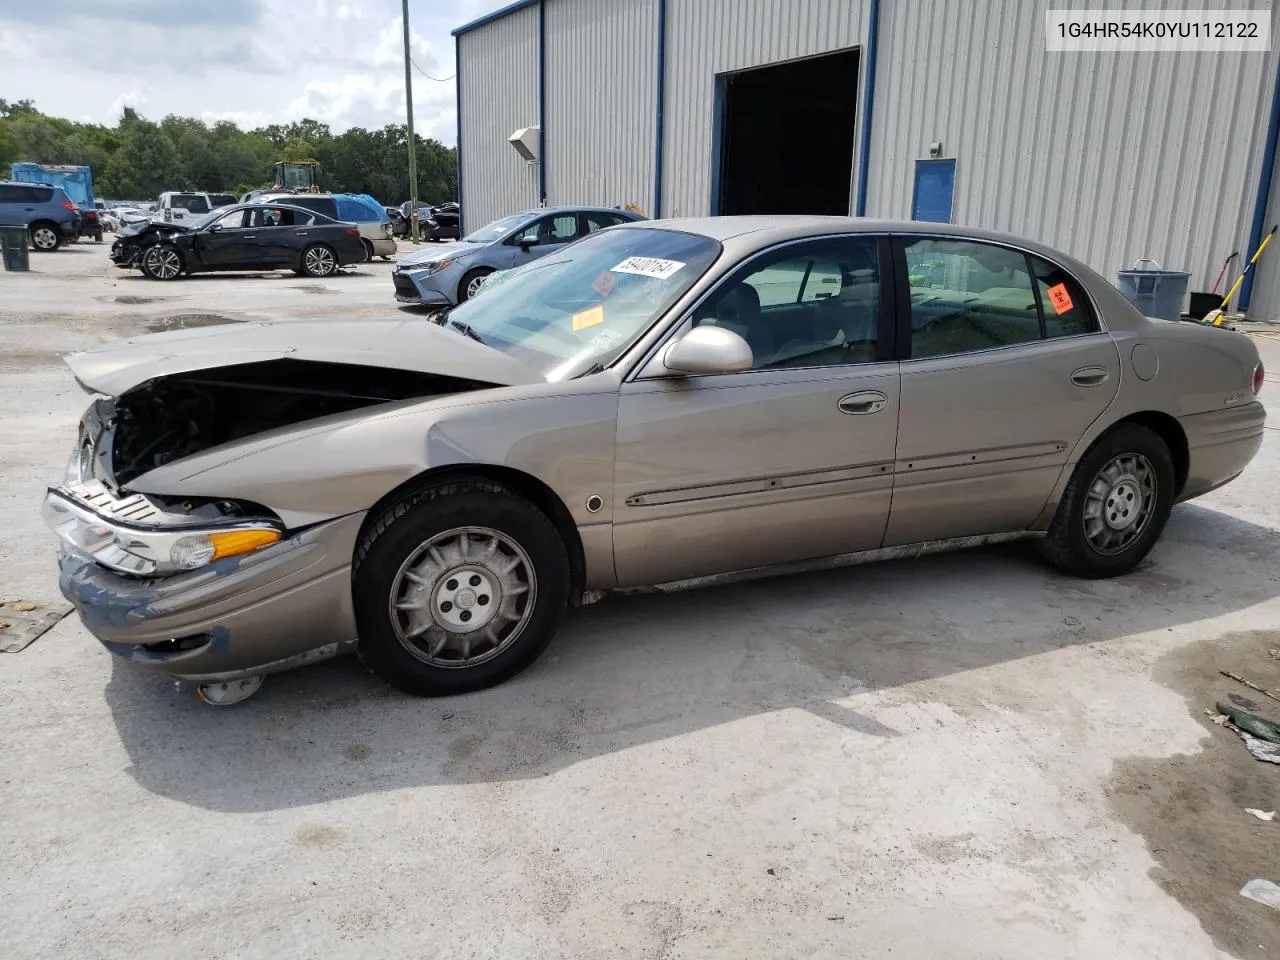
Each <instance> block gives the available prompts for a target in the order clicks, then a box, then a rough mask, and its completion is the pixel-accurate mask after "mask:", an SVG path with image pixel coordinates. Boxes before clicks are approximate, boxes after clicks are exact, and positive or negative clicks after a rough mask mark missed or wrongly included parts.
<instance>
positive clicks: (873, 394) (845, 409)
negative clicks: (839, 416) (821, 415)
mask: <svg viewBox="0 0 1280 960" xmlns="http://www.w3.org/2000/svg"><path fill="white" fill-rule="evenodd" d="M888 402H889V398H888V397H886V396H885V395H884V394H883V393H881V392H880V391H879V390H863V391H862V392H861V393H851V394H849V395H848V396H845V397H841V398H840V401H839V402H838V403H837V404H836V406H837V407H838V408H839V409H840V412H841V413H851V414H854V415H855V416H859V415H862V414H867V413H879V412H880V411H881V410H883V409H884V408H885V404H887V403H888Z"/></svg>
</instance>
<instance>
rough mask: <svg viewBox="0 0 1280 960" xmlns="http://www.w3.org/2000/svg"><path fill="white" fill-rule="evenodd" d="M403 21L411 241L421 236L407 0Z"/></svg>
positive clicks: (406, 0)
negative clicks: (419, 229) (419, 230)
mask: <svg viewBox="0 0 1280 960" xmlns="http://www.w3.org/2000/svg"><path fill="white" fill-rule="evenodd" d="M401 8H402V13H403V15H402V17H401V19H402V20H403V21H404V105H405V110H406V112H407V113H408V116H409V123H408V126H409V229H410V231H411V232H412V236H413V242H414V243H417V242H418V241H419V239H420V237H421V234H419V232H418V154H417V150H416V147H417V144H416V143H415V142H414V137H413V71H412V69H411V68H410V63H411V62H412V61H411V60H410V59H409V0H401Z"/></svg>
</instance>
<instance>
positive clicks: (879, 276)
mask: <svg viewBox="0 0 1280 960" xmlns="http://www.w3.org/2000/svg"><path fill="white" fill-rule="evenodd" d="M557 215H558V214H554V213H552V214H545V216H557ZM532 216H533V217H535V218H536V217H540V216H544V214H533V215H532ZM572 216H574V217H576V216H577V214H576V213H575V214H573V215H572ZM512 229H519V228H518V225H517V226H516V227H510V228H508V227H504V228H503V229H502V230H501V231H495V232H500V233H501V234H502V235H505V236H510V235H512V234H511V230H512ZM68 362H69V363H70V366H71V368H72V371H73V372H74V374H75V376H76V380H77V382H78V383H80V384H82V385H83V386H84V387H85V388H86V389H88V390H90V391H93V392H95V393H98V394H100V395H101V397H100V399H98V400H96V401H95V402H94V404H93V405H92V406H91V407H90V409H89V411H88V412H87V414H86V415H85V418H84V420H83V423H82V425H81V429H80V439H79V442H78V444H77V446H76V449H75V451H74V457H73V459H72V462H71V464H70V467H69V470H68V473H67V476H66V478H65V479H64V480H63V482H62V483H60V484H59V485H57V486H55V487H54V488H53V489H51V490H50V491H49V494H48V498H47V500H46V505H45V511H46V517H47V520H48V522H49V524H50V526H51V527H52V528H53V530H54V531H55V532H56V534H57V536H58V538H59V540H60V541H61V545H62V555H61V560H60V566H61V586H62V590H63V593H64V594H65V595H66V596H67V598H68V599H70V600H71V601H72V603H74V604H75V605H76V607H77V608H78V610H79V612H80V615H81V617H82V618H83V619H84V622H85V624H86V626H87V627H88V629H89V630H90V632H92V633H93V634H94V635H95V636H97V637H98V638H99V639H100V640H101V641H102V642H103V643H104V644H105V645H106V647H107V648H108V649H109V650H110V651H111V652H113V653H115V654H117V655H119V656H121V657H123V658H125V659H128V660H130V661H133V662H135V663H136V664H138V665H139V666H142V667H148V668H152V669H159V670H162V671H165V672H168V673H171V674H175V675H177V676H181V677H186V678H189V679H192V680H195V681H196V682H197V683H200V684H203V685H204V687H205V690H206V691H207V692H206V696H207V697H208V698H210V699H215V700H221V701H223V702H228V701H230V700H234V699H239V698H240V697H242V696H244V695H247V693H251V692H252V691H253V689H256V686H257V685H258V684H259V683H261V677H262V676H263V675H264V674H266V673H270V672H272V671H275V670H281V669H285V668H287V667H291V666H296V665H298V664H302V663H307V662H311V661H313V660H316V659H320V658H322V657H325V656H331V655H333V654H335V653H338V652H340V651H344V650H352V649H358V650H359V652H360V655H361V656H362V657H363V658H364V660H365V662H366V663H367V664H368V665H369V666H370V667H371V668H372V669H373V671H374V672H375V673H377V674H378V675H379V676H381V677H383V678H384V679H385V680H387V681H388V682H389V683H391V684H394V685H395V686H397V687H399V688H400V689H402V690H405V691H407V692H409V693H413V694H421V695H437V694H448V693H460V692H463V691H467V690H475V689H479V688H481V687H485V686H488V685H491V684H494V683H498V682H500V681H502V680H505V679H507V678H508V677H511V676H513V675H515V674H516V673H517V672H519V671H520V670H522V669H523V668H524V667H526V666H528V665H529V664H530V663H532V662H533V660H534V659H535V658H536V657H537V656H538V654H539V653H540V652H541V651H542V650H543V649H544V648H545V647H546V645H547V643H548V642H549V641H550V639H551V636H552V634H553V632H554V631H555V628H556V625H557V624H558V623H559V622H560V619H561V617H562V615H563V614H564V612H565V610H566V608H568V607H571V606H574V605H576V604H578V603H580V602H582V601H583V600H584V598H585V597H587V596H588V595H590V594H593V593H594V592H596V591H604V590H609V589H613V588H619V587H622V588H626V587H638V586H644V585H652V584H660V583H664V582H669V581H678V580H697V579H699V578H705V577H708V576H719V575H723V574H742V573H746V574H749V575H754V574H755V573H758V572H759V571H762V570H766V569H778V568H780V567H781V568H786V565H791V567H792V568H794V566H795V565H796V564H800V565H803V564H806V563H820V564H830V563H831V562H832V561H831V560H830V559H829V558H832V557H838V558H841V559H842V560H844V561H861V560H867V559H879V558H885V557H901V556H916V555H919V554H921V553H925V552H933V551H936V550H941V549H947V548H955V547H962V546H971V545H975V544H980V543H988V542H992V541H994V540H999V539H1009V538H1026V539H1029V540H1032V541H1034V542H1035V543H1037V544H1038V546H1039V549H1040V552H1041V554H1042V555H1043V556H1044V557H1045V559H1047V560H1048V562H1049V563H1051V564H1052V565H1053V566H1055V567H1057V568H1058V569H1060V570H1063V571H1066V572H1067V573H1070V574H1074V575H1076V576H1081V577H1111V576H1116V575H1119V574H1124V573H1126V572H1128V571H1130V570H1132V569H1133V568H1134V567H1135V566H1137V565H1138V564H1139V563H1140V562H1141V561H1142V560H1143V558H1144V557H1145V556H1146V555H1147V553H1148V551H1150V550H1151V549H1152V547H1153V546H1154V545H1155V543H1156V541H1157V539H1158V538H1159V536H1160V533H1161V530H1163V528H1164V526H1165V521H1166V520H1167V519H1168V517H1169V511H1170V510H1171V508H1172V507H1173V505H1174V504H1175V503H1177V502H1179V501H1182V500H1187V499H1190V498H1192V497H1197V496H1199V495H1201V494H1203V493H1205V492H1206V491H1209V490H1212V489H1214V488H1215V487H1217V486H1220V485H1222V484H1224V483H1227V482H1229V481H1230V480H1231V479H1232V478H1234V477H1236V476H1237V475H1238V474H1239V473H1240V472H1241V471H1242V470H1244V469H1245V467H1246V465H1247V464H1248V463H1249V461H1250V460H1251V459H1252V457H1253V456H1254V454H1255V453H1256V452H1257V450H1258V448H1259V446H1260V445H1261V443H1262V435H1263V428H1264V423H1263V421H1264V413H1263V408H1262V405H1261V404H1260V403H1259V402H1258V400H1257V399H1256V394H1257V392H1258V390H1259V388H1260V387H1261V385H1262V382H1263V369H1262V364H1261V362H1260V361H1259V357H1258V351H1257V349H1256V347H1255V346H1254V344H1253V342H1252V341H1251V340H1250V339H1249V338H1247V337H1245V336H1242V335H1241V334H1238V333H1234V332H1231V331H1228V330H1225V329H1220V328H1212V327H1204V326H1200V325H1198V324H1192V323H1169V322H1165V321H1159V320H1149V319H1147V318H1145V317H1143V316H1142V314H1140V313H1139V312H1138V311H1137V310H1136V309H1135V308H1134V307H1133V306H1132V305H1131V304H1130V303H1128V302H1127V301H1126V300H1125V299H1124V298H1123V297H1121V296H1120V294H1119V293H1118V292H1117V291H1116V289H1115V288H1114V287H1112V286H1111V284H1109V283H1108V282H1107V281H1106V280H1105V279H1103V278H1102V277H1100V276H1099V275H1098V274H1097V273H1095V272H1094V271H1092V270H1090V269H1089V268H1088V267H1086V266H1085V265H1083V264H1081V263H1079V262H1077V261H1075V260H1073V259H1071V258H1070V257H1067V256H1064V255H1062V254H1060V253H1057V252H1056V251H1054V250H1052V249H1049V248H1048V247H1045V246H1042V245H1040V244H1037V243H1033V242H1030V241H1026V240H1020V239H1018V238H1016V237H1012V236H1008V235H1004V234H998V233H991V232H987V231H982V230H966V229H964V228H960V227H953V226H948V225H939V224H931V223H897V222H878V221H873V220H860V219H849V218H842V217H840V218H838V217H830V218H820V217H748V218H735V217H726V218H713V219H699V220H665V221H653V222H644V223H634V224H628V225H624V226H619V227H615V228H613V229H609V230H604V231H601V232H600V233H598V234H595V235H593V236H589V237H587V238H585V239H583V240H582V241H581V242H579V243H575V244H573V245H572V246H570V247H567V248H566V249H563V250H560V251H559V252H557V253H556V254H555V255H554V256H551V257H547V258H544V259H542V260H539V261H537V262H536V263H531V264H528V265H526V266H523V267H518V268H516V269H513V270H509V271H505V272H504V273H502V275H501V276H499V277H495V278H494V279H493V280H492V281H491V282H490V284H489V285H488V287H487V289H486V290H485V292H484V294H483V296H481V297H479V298H477V299H476V300H474V301H472V302H470V303H464V304H462V305H461V306H459V307H458V308H457V309H455V310H453V311H452V312H451V313H450V314H449V315H448V317H446V318H443V319H442V321H441V322H438V323H437V322H429V321H426V320H424V319H422V318H416V317H403V316H401V317H398V318H393V319H386V320H369V319H360V320H352V321H348V320H338V321H290V322H288V323H280V324H270V323H267V324H248V323H244V324H236V325H235V326H234V327H227V328H221V329H197V330H184V331H174V332H171V333H166V334H153V335H149V336H146V337H142V338H139V339H137V340H135V341H130V342H126V343H124V344H116V345H106V346H102V347H95V348H93V349H91V350H88V351H86V352H84V353H81V354H78V355H75V356H73V357H71V358H70V359H69V361H68Z"/></svg>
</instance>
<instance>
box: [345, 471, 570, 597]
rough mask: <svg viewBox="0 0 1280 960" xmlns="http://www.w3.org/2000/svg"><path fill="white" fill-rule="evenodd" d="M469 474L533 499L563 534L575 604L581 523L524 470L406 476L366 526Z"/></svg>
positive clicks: (372, 512) (373, 511)
mask: <svg viewBox="0 0 1280 960" xmlns="http://www.w3.org/2000/svg"><path fill="white" fill-rule="evenodd" d="M468 477H472V478H476V479H482V480H491V481H493V482H494V483H500V484H502V485H503V486H504V487H507V488H508V489H510V490H512V491H513V492H515V493H518V494H520V496H522V497H524V498H525V499H526V500H528V501H529V502H530V503H532V504H533V505H534V506H535V507H537V508H538V509H539V510H541V511H542V513H543V514H544V515H545V516H546V517H547V519H548V520H550V521H551V523H552V525H553V526H554V527H555V528H556V532H557V533H559V534H560V539H561V541H563V543H564V547H565V551H566V552H567V553H568V555H569V574H570V578H571V583H570V588H571V592H570V594H569V602H570V604H572V605H575V606H576V605H577V603H578V598H579V597H581V596H582V591H583V589H584V585H585V583H586V579H587V564H586V556H585V551H584V550H583V548H582V538H581V537H580V536H578V525H577V524H576V523H574V522H573V517H572V515H571V514H570V513H569V509H568V507H566V506H565V505H564V503H563V501H561V499H560V497H559V496H558V495H557V494H556V492H555V491H554V490H552V489H551V488H550V487H548V486H547V485H546V484H545V483H543V482H542V481H541V480H539V479H538V478H537V477H534V476H532V475H530V474H527V473H525V472H524V471H522V470H515V469H513V468H511V467H501V466H498V465H496V464H491V463H459V464H451V465H449V466H447V467H437V468H434V469H431V470H427V471H425V472H423V473H420V474H418V475H417V476H416V477H413V478H412V479H411V480H406V481H405V482H404V483H402V484H400V486H398V487H396V488H395V489H394V490H392V491H391V492H389V493H388V494H387V495H386V496H384V497H383V498H382V499H381V500H379V501H378V502H377V503H375V504H374V505H373V506H372V507H370V508H369V512H368V514H367V515H366V517H365V521H364V527H368V526H369V524H371V523H372V522H373V521H374V520H376V519H377V517H378V514H380V513H381V512H382V509H383V507H385V506H387V505H388V504H390V503H393V502H395V501H396V500H399V499H400V498H401V497H402V496H404V495H405V494H406V493H408V492H409V491H411V490H417V489H420V488H422V487H425V486H427V485H429V484H432V483H436V482H439V481H442V480H459V479H465V478H468ZM364 532H365V531H364V528H362V529H361V531H360V538H363V537H364Z"/></svg>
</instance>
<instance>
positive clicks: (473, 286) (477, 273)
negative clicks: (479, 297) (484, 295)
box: [458, 267, 493, 303]
mask: <svg viewBox="0 0 1280 960" xmlns="http://www.w3.org/2000/svg"><path fill="white" fill-rule="evenodd" d="M491 273H493V271H492V270H490V269H489V268H488V267H476V268H475V269H474V270H468V271H467V272H466V273H465V274H464V275H463V277H462V282H461V283H459V284H458V302H459V303H465V302H466V301H468V300H470V299H471V298H472V297H474V296H475V295H476V294H477V293H479V292H480V286H481V284H483V283H484V278H485V277H487V276H488V275H489V274H491Z"/></svg>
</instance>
